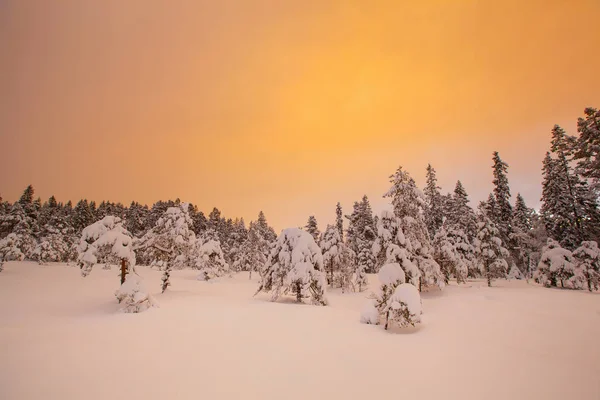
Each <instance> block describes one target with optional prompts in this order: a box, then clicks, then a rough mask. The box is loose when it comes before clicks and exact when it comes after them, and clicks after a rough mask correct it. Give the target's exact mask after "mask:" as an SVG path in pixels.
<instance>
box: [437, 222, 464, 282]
mask: <svg viewBox="0 0 600 400" xmlns="http://www.w3.org/2000/svg"><path fill="white" fill-rule="evenodd" d="M433 249H434V252H433V254H434V259H435V261H436V262H437V263H438V264H439V265H440V267H441V269H442V272H443V274H444V278H445V281H446V283H448V281H449V280H450V276H451V275H453V276H454V277H455V278H456V282H457V283H464V282H466V280H467V275H468V272H469V264H470V260H471V259H472V257H471V255H472V254H474V249H473V247H472V246H471V244H470V243H469V240H468V238H467V235H466V234H465V233H464V232H463V231H462V230H460V229H456V228H453V227H451V226H447V224H446V221H444V223H442V226H441V228H440V229H439V230H438V232H437V233H436V235H435V238H434V239H433ZM470 257H471V258H470Z"/></svg>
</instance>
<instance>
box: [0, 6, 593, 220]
mask: <svg viewBox="0 0 600 400" xmlns="http://www.w3.org/2000/svg"><path fill="white" fill-rule="evenodd" d="M598 16H600V2H599V1H597V0H588V1H586V0H581V1H576V0H573V1H566V0H564V1H554V0H546V1H468V0H462V1H461V0H456V1H447V0H444V1H442V0H439V1H412V2H408V1H400V0H395V1H367V0H363V1H348V0H344V1H327V0H319V1H307V0H304V1H285V0H272V1H260V0H256V1H249V0H248V1H242V0H239V1H227V0H225V1H149V0H135V1H134V0H127V1H123V0H109V1H91V0H90V1H83V0H59V1H47V0H40V1H32V0H24V1H23V0H15V1H10V0H8V1H7V0H0V93H1V94H0V149H2V152H1V155H0V195H2V196H3V197H4V198H5V199H7V200H10V201H14V200H16V199H17V198H18V197H19V195H20V194H21V192H22V191H23V189H24V188H25V186H26V185H27V184H29V183H31V184H33V185H34V187H35V188H36V191H37V194H38V195H39V196H41V197H42V198H43V199H46V198H48V197H49V196H50V195H52V194H54V195H56V197H57V198H58V200H59V201H66V200H69V199H72V200H78V199H80V198H82V197H86V198H88V199H90V200H96V201H100V200H102V199H108V200H111V201H120V202H123V203H125V204H129V203H130V202H131V200H138V201H140V202H143V203H148V204H152V203H153V202H155V201H156V200H159V199H169V198H171V199H174V198H176V197H179V198H181V199H182V200H184V201H190V202H193V203H195V204H197V205H198V206H199V208H200V209H201V210H203V211H204V212H205V213H208V212H209V211H210V210H211V209H212V207H213V206H217V207H218V208H219V209H221V211H222V212H223V214H224V215H225V216H227V217H235V216H242V217H244V218H245V219H246V221H249V220H251V219H255V218H256V215H257V214H258V212H259V210H261V209H262V210H264V212H265V213H266V215H267V218H268V220H269V222H270V223H271V224H273V225H274V226H275V227H276V229H277V230H279V229H281V228H285V227H288V226H299V225H304V224H305V222H306V219H307V217H308V216H309V215H312V214H314V215H316V217H317V220H318V221H319V225H320V227H321V229H322V230H323V229H324V228H325V226H326V224H327V223H331V222H333V219H334V217H335V213H334V211H335V204H336V202H338V201H340V202H341V203H342V205H343V206H344V211H345V212H349V211H350V209H351V206H352V203H353V201H355V200H357V199H359V198H360V197H361V196H362V195H363V194H367V195H368V196H369V197H370V199H371V201H372V204H373V206H374V209H375V210H376V211H378V210H380V209H381V207H382V206H383V205H384V204H385V203H386V202H387V201H386V200H384V199H382V198H381V195H382V194H383V193H384V192H385V191H386V189H387V188H388V186H389V184H388V176H389V175H390V174H391V173H393V172H394V170H395V169H396V168H397V167H398V166H399V165H402V166H403V167H404V168H405V169H406V170H408V171H409V172H410V173H411V175H412V176H413V177H414V178H415V180H416V181H417V184H418V185H419V186H420V187H422V186H423V183H424V176H425V167H426V166H427V164H428V163H431V164H432V165H433V166H434V167H435V168H436V170H437V172H438V178H439V183H440V186H441V187H442V189H443V191H444V192H446V191H450V190H453V188H454V184H455V182H456V180H457V179H460V180H461V181H462V182H463V184H464V186H465V188H466V190H467V192H468V193H469V195H470V196H471V200H472V204H473V205H474V206H475V205H476V204H477V202H478V201H479V200H482V199H484V198H485V197H487V194H488V193H489V192H490V191H491V190H492V170H491V156H492V152H493V151H494V150H498V151H499V152H500V155H501V157H502V158H503V159H504V160H505V161H506V162H508V164H509V165H510V169H509V181H510V185H511V190H512V193H513V195H516V193H517V192H521V193H522V194H523V195H524V197H525V199H526V201H527V202H528V204H529V205H531V206H536V207H537V206H538V205H539V197H540V194H541V186H540V184H541V161H542V159H543V156H544V153H545V152H546V150H547V149H548V146H549V137H550V129H551V128H552V126H553V125H554V124H555V123H558V124H560V125H562V126H563V127H564V128H565V129H567V130H568V131H569V133H571V134H575V133H576V132H575V124H576V119H577V117H579V116H581V115H582V114H583V109H584V108H585V107H586V106H593V107H600V79H599V78H600V77H599V72H600V51H599V49H598V44H599V43H600V24H598V22H597V21H598Z"/></svg>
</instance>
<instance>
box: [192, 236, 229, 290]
mask: <svg viewBox="0 0 600 400" xmlns="http://www.w3.org/2000/svg"><path fill="white" fill-rule="evenodd" d="M196 257H197V258H196V268H198V269H199V270H200V274H199V275H198V280H200V281H208V280H210V279H214V278H218V277H221V276H224V275H227V274H229V272H230V271H229V264H227V262H226V261H225V256H224V254H223V251H222V250H221V244H220V243H219V241H217V240H208V241H206V242H203V243H200V241H199V242H198V243H197V250H196Z"/></svg>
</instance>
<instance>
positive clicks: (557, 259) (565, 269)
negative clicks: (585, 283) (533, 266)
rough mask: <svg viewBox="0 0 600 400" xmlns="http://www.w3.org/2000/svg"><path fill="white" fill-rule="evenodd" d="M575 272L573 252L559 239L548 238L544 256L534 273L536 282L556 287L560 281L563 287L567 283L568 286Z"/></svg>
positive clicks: (543, 252)
mask: <svg viewBox="0 0 600 400" xmlns="http://www.w3.org/2000/svg"><path fill="white" fill-rule="evenodd" d="M574 272H575V264H574V262H573V253H571V251H569V250H568V249H565V248H563V247H561V245H560V243H559V242H558V241H556V240H554V239H551V238H550V239H548V244H547V245H546V247H544V249H543V251H542V257H541V259H540V262H539V264H538V266H537V270H536V271H535V274H534V275H533V277H534V279H535V280H536V282H539V283H541V284H542V285H544V286H548V287H551V286H554V287H556V286H557V285H558V282H560V285H561V287H565V283H567V286H568V282H569V280H570V279H571V278H572V277H573V276H574Z"/></svg>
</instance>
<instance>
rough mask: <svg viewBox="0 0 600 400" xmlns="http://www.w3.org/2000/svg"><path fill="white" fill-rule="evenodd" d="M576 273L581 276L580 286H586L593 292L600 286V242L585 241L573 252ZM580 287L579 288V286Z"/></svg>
mask: <svg viewBox="0 0 600 400" xmlns="http://www.w3.org/2000/svg"><path fill="white" fill-rule="evenodd" d="M573 261H574V262H575V271H576V272H577V273H576V275H578V276H580V277H581V278H580V280H581V282H580V283H579V284H578V285H577V286H579V287H582V286H586V287H587V289H588V290H589V291H590V292H591V291H593V290H598V288H599V286H600V249H598V243H596V242H593V241H588V242H583V243H581V246H580V247H578V248H577V249H576V250H575V251H574V252H573ZM579 287H578V288H579Z"/></svg>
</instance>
